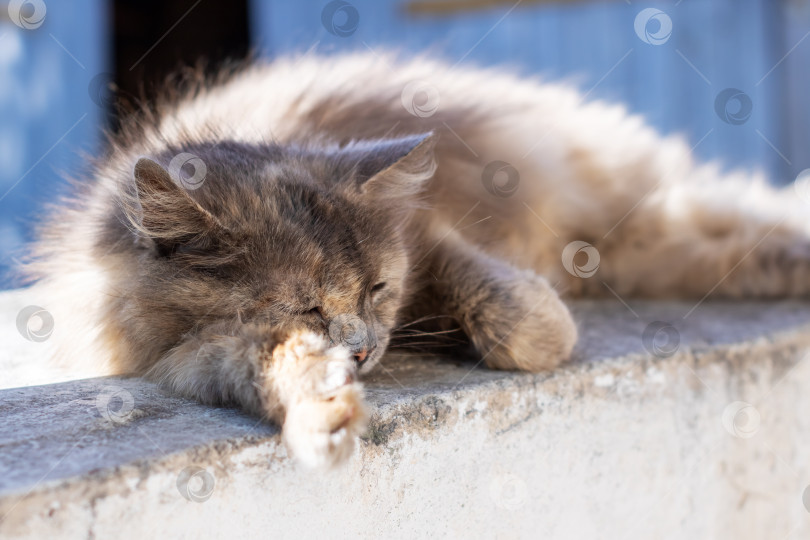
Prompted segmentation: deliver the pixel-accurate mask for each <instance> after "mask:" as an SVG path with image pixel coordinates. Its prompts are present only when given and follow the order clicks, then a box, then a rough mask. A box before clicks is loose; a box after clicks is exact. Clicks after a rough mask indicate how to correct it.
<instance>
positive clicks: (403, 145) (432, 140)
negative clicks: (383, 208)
mask: <svg viewBox="0 0 810 540" xmlns="http://www.w3.org/2000/svg"><path fill="white" fill-rule="evenodd" d="M436 139H437V135H436V134H434V133H433V132H430V133H421V134H418V135H408V136H406V137H400V138H396V139H383V140H378V141H360V142H356V143H353V144H351V145H349V146H348V147H346V148H344V149H343V150H342V151H343V152H348V153H350V159H353V160H354V161H355V163H354V180H355V182H356V183H357V184H358V185H359V187H360V191H361V193H363V194H365V195H368V196H370V197H375V198H381V199H396V200H400V201H401V200H402V199H403V198H407V197H408V196H410V195H415V194H417V193H419V192H420V191H422V189H423V188H424V185H425V183H426V182H427V181H428V180H429V179H430V178H431V177H432V176H433V173H434V171H435V170H436V162H435V159H434V155H433V149H434V146H435V145H436Z"/></svg>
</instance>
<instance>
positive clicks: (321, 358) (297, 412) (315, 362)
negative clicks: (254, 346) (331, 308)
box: [277, 333, 368, 467]
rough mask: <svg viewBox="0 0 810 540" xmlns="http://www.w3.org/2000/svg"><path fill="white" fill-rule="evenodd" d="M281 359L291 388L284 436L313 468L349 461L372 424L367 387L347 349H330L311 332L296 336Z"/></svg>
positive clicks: (295, 451) (292, 447)
mask: <svg viewBox="0 0 810 540" xmlns="http://www.w3.org/2000/svg"><path fill="white" fill-rule="evenodd" d="M277 354H279V355H280V357H279V358H278V359H279V360H281V361H282V362H285V363H287V366H286V368H285V370H284V371H286V372H287V375H293V374H294V376H293V378H288V379H287V380H288V382H289V384H290V386H291V387H290V388H289V389H288V390H287V392H286V394H287V395H288V396H289V398H288V402H287V404H286V408H287V413H286V417H285V419H284V427H283V437H284V440H285V442H286V444H287V446H288V448H289V449H290V450H291V452H292V453H293V455H294V456H295V457H296V458H297V459H298V460H300V461H301V462H302V463H304V464H305V465H308V466H310V467H331V466H333V465H336V464H338V463H340V462H342V461H344V460H345V459H347V458H348V457H349V456H350V455H351V453H352V451H353V450H354V445H355V443H356V440H357V438H358V437H359V436H360V435H361V434H362V433H363V431H364V430H365V428H366V423H367V418H368V417H367V413H366V408H365V405H364V403H363V389H362V386H361V385H360V383H358V382H357V380H356V374H355V365H354V361H353V360H352V358H351V356H350V354H349V352H348V351H347V350H346V349H345V348H343V347H329V346H328V343H327V342H326V340H325V339H323V338H321V337H319V336H317V335H315V334H311V333H302V334H296V335H294V336H293V337H291V338H290V339H289V340H288V341H287V342H286V343H285V344H284V345H282V346H281V350H279V351H277ZM293 386H294V387H293Z"/></svg>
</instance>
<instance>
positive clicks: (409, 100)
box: [28, 55, 810, 465]
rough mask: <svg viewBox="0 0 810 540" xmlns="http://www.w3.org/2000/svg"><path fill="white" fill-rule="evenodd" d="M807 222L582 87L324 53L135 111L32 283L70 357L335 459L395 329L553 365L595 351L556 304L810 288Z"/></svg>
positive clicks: (36, 265)
mask: <svg viewBox="0 0 810 540" xmlns="http://www.w3.org/2000/svg"><path fill="white" fill-rule="evenodd" d="M414 89H416V90H417V91H416V92H415V91H414ZM418 90H422V92H419V91H418ZM425 100H427V101H425ZM180 154H189V155H191V156H196V158H198V160H199V161H194V159H192V162H191V163H190V164H187V165H186V167H185V168H183V169H182V170H179V169H178V163H182V162H183V161H188V159H189V156H185V157H183V158H178V159H179V161H177V160H175V158H176V156H178V155H180ZM196 158H195V159H196ZM496 161H499V162H504V163H500V164H495V165H490V164H491V163H493V162H496ZM200 162H202V164H203V166H204V167H203V168H204V170H205V172H204V174H203V175H201V176H202V178H196V177H195V178H193V179H192V180H194V181H196V180H200V181H199V182H197V183H194V182H193V181H192V182H191V183H189V181H188V180H187V177H189V176H190V175H191V174H192V173H193V172H194V165H195V164H196V165H197V171H198V172H199V170H200V165H199V164H200ZM510 166H511V167H512V168H513V169H512V168H510ZM496 169H500V170H502V172H504V171H505V172H507V173H511V174H513V176H512V181H511V183H510V184H508V185H506V186H504V185H501V184H498V183H497V178H496V179H493V170H496ZM515 171H516V173H517V175H518V176H514V174H515ZM496 176H497V175H496ZM515 188H516V189H515ZM789 204H793V203H792V202H791V200H790V197H789V196H787V195H785V194H784V193H781V192H777V191H776V190H775V189H773V188H770V187H768V186H767V185H766V183H765V182H763V181H762V180H761V179H759V178H751V177H748V176H745V175H725V176H724V175H721V174H720V173H719V171H718V170H717V169H716V168H714V167H712V166H704V165H701V166H699V165H696V164H694V163H693V161H692V159H691V158H690V151H689V148H688V147H687V146H686V145H685V144H684V143H683V142H681V141H680V140H678V139H675V138H662V137H660V136H659V135H657V134H656V133H655V132H653V131H652V130H651V129H649V128H647V127H645V125H644V124H643V122H642V120H640V119H639V118H637V117H633V116H628V115H627V114H626V113H625V111H624V109H623V108H621V107H618V106H609V105H606V104H603V103H599V102H590V103H588V102H584V101H583V99H582V97H581V96H580V94H578V93H577V92H576V91H574V90H572V89H570V88H567V87H565V86H561V85H548V84H540V83H538V82H536V81H532V80H525V79H519V78H516V77H513V76H510V75H507V74H504V73H501V72H498V71H485V70H471V69H461V68H456V69H449V68H448V66H446V65H443V64H441V63H436V62H433V61H429V60H426V59H420V60H416V61H411V62H405V63H399V62H396V61H395V60H394V59H393V58H391V57H382V58H380V57H375V56H372V55H350V56H342V57H331V58H313V57H304V58H296V59H288V60H278V61H275V62H273V63H271V64H268V65H263V64H262V65H255V66H253V67H250V68H248V69H245V70H243V71H241V72H240V73H238V74H236V75H234V76H233V77H231V78H230V79H228V80H226V81H224V82H221V83H218V84H214V85H206V84H201V85H196V86H193V87H192V88H191V89H190V90H189V91H188V92H185V93H184V94H183V96H181V97H180V99H178V100H171V101H168V102H166V103H162V104H160V105H159V107H158V110H157V112H154V111H153V112H144V113H142V114H139V115H136V116H135V117H134V118H133V119H131V120H130V121H129V123H127V124H126V125H125V126H124V128H123V130H122V133H121V134H120V135H119V136H117V137H116V138H115V139H114V140H113V144H112V145H111V147H110V150H109V153H108V155H106V156H105V157H104V158H103V159H101V160H100V161H99V165H98V166H97V168H96V169H95V172H94V173H93V175H92V178H89V179H88V180H87V182H85V183H84V184H83V185H82V186H80V187H79V188H78V189H77V190H76V193H75V195H74V196H73V198H72V200H71V201H67V202H63V203H61V204H60V205H59V206H58V208H57V209H56V210H55V211H54V213H53V214H52V216H51V218H50V219H49V220H48V221H47V223H46V224H45V226H44V227H43V229H42V234H41V238H40V240H39V241H38V242H37V244H36V245H35V252H34V255H35V257H34V259H33V261H32V262H31V264H30V265H29V267H28V270H29V272H30V275H31V276H32V277H34V278H35V279H37V280H38V285H37V287H39V288H40V291H44V293H43V296H42V297H43V298H46V299H47V305H46V306H44V307H46V309H48V310H49V311H51V312H52V314H53V316H54V318H55V320H56V329H55V332H54V337H53V340H54V341H55V342H56V343H57V344H58V346H59V355H60V356H61V358H62V360H63V361H65V362H71V363H74V362H79V361H81V360H83V359H90V361H92V362H94V363H95V364H96V365H99V366H100V365H102V364H103V365H105V366H106V367H107V368H108V369H109V371H112V372H127V373H136V374H140V375H145V376H147V377H149V378H151V379H153V380H157V381H160V382H162V383H164V384H165V385H167V386H168V387H170V388H172V389H173V390H174V391H176V392H178V393H180V394H183V395H186V396H190V397H193V398H196V399H198V400H200V401H202V402H205V403H211V404H221V403H234V404H237V405H240V406H241V407H243V408H245V409H247V410H249V411H250V412H252V413H254V414H256V415H259V416H262V417H265V418H269V419H271V420H273V421H277V422H279V423H282V424H283V432H284V436H285V440H286V441H287V442H288V444H289V446H290V448H291V450H292V451H293V453H294V454H296V455H297V456H299V457H300V458H301V459H303V460H304V461H306V462H307V463H310V464H314V465H319V464H331V463H335V462H338V461H340V460H341V459H343V458H345V457H346V456H347V455H348V453H349V452H350V451H351V449H352V448H353V444H354V441H355V439H356V437H357V436H358V434H359V433H360V432H361V431H362V430H363V428H364V425H365V418H366V411H365V409H364V405H363V399H362V388H361V386H360V383H359V382H358V381H357V377H356V374H357V369H356V364H357V362H356V361H357V360H363V362H362V363H361V364H360V370H359V371H360V372H365V371H367V370H369V369H371V368H372V367H373V366H374V365H375V364H376V363H377V362H378V361H379V359H380V356H381V355H382V354H383V353H384V351H385V350H386V347H387V345H388V342H389V339H390V336H391V333H392V330H393V329H395V328H396V327H397V325H401V324H403V323H404V324H407V323H409V322H410V321H413V320H423V321H425V323H424V324H423V327H428V328H431V327H434V328H436V327H437V328H446V327H445V326H442V325H438V324H436V325H433V326H431V324H430V322H431V321H442V320H443V319H441V317H442V316H448V317H449V318H451V319H452V320H454V321H456V322H457V324H458V325H459V326H460V328H461V329H462V330H463V332H464V334H465V335H466V336H467V337H468V338H469V340H470V342H471V343H472V345H473V346H474V348H475V349H476V350H477V351H478V354H479V355H480V357H481V358H482V359H483V361H484V362H485V363H486V365H488V366H489V367H492V368H496V369H522V370H528V371H539V370H547V369H551V368H553V367H555V366H557V365H558V364H559V363H560V362H562V361H564V360H565V359H566V358H568V357H569V355H570V353H571V350H572V347H573V346H574V344H575V342H576V336H577V329H576V326H575V324H574V322H573V320H572V318H571V316H570V314H569V312H568V309H567V308H566V306H565V305H564V303H563V302H562V301H561V300H560V298H559V296H558V293H557V291H558V290H559V291H564V292H566V293H567V294H569V295H605V294H610V293H607V291H608V290H609V289H608V288H607V287H610V289H612V291H613V293H615V294H617V295H620V296H622V297H625V296H645V297H681V298H685V297H690V298H696V299H700V298H701V297H703V296H705V295H709V294H711V295H713V296H723V297H734V298H741V297H755V296H756V297H764V296H769V297H774V296H793V295H801V294H805V293H807V291H808V289H809V288H810V275H809V274H808V266H809V265H808V250H807V245H808V243H807V234H806V232H805V231H804V230H803V228H802V227H800V226H799V225H797V223H798V222H797V221H792V220H791V219H788V217H789V216H788V214H789V211H788V210H789V209H788V206H789ZM573 241H583V242H588V243H589V244H591V245H593V246H594V247H595V248H596V249H597V250H598V253H599V256H600V262H599V266H598V272H597V273H596V274H595V275H593V276H591V277H578V276H577V275H576V274H577V273H579V274H580V276H582V275H583V274H582V273H580V272H576V271H575V272H571V271H567V270H566V266H565V264H564V261H563V259H564V258H565V257H569V258H573V257H574V255H573V254H571V253H570V252H569V253H568V254H567V255H566V254H564V250H565V248H566V246H567V245H569V243H571V242H573ZM575 251H576V249H575ZM580 255H582V254H580ZM591 262H593V261H591ZM582 263H583V262H582V261H580V260H576V261H573V262H572V261H569V263H568V268H569V270H570V269H571V268H572V265H573V267H576V266H577V265H580V266H581V265H582ZM588 273H590V272H588ZM555 289H556V290H555ZM436 316H439V318H433V317H436ZM347 323H348V327H349V328H350V329H353V332H349V333H348V334H350V335H348V336H347V334H346V332H344V331H343V327H344V326H345V325H346V324H347ZM341 343H342V344H341ZM365 356H367V357H365ZM364 357H365V358H364Z"/></svg>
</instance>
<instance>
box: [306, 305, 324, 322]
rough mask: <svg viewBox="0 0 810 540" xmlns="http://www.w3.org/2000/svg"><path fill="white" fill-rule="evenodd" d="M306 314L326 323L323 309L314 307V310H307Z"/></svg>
mask: <svg viewBox="0 0 810 540" xmlns="http://www.w3.org/2000/svg"><path fill="white" fill-rule="evenodd" d="M307 314H309V315H313V316H315V317H318V318H319V319H320V320H321V321H326V317H325V316H324V314H323V308H322V307H321V306H315V307H314V308H312V309H310V310H308V311H307Z"/></svg>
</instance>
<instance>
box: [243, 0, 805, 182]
mask: <svg viewBox="0 0 810 540" xmlns="http://www.w3.org/2000/svg"><path fill="white" fill-rule="evenodd" d="M327 4H328V2H326V1H324V0H298V1H296V2H265V1H261V0H254V2H253V8H254V17H253V21H252V22H253V32H254V38H255V41H256V43H257V44H258V45H259V46H260V47H261V49H262V50H263V51H264V52H265V53H267V54H269V55H277V54H281V53H284V52H286V51H290V50H293V51H306V50H308V49H309V48H310V47H312V46H315V50H317V51H322V52H330V51H341V50H368V49H372V50H382V49H386V48H395V49H402V50H405V51H425V50H429V51H432V52H434V53H435V54H438V55H441V56H443V57H445V58H446V59H447V60H448V61H449V62H451V63H455V62H458V61H461V63H463V64H479V65H493V64H499V65H503V64H506V65H509V66H513V67H515V68H517V69H519V70H520V71H522V72H524V73H539V74H541V75H542V76H544V77H545V78H547V79H566V80H569V81H572V82H574V83H575V84H576V85H577V86H578V87H580V88H581V89H582V90H583V92H589V97H592V98H602V99H608V100H612V101H620V102H623V103H625V104H627V106H628V107H629V108H630V110H632V111H633V112H636V113H640V114H643V115H644V116H645V117H646V118H647V119H648V121H649V122H650V123H651V124H653V125H654V126H656V127H657V128H659V129H660V130H661V131H662V132H665V133H675V132H678V133H683V134H684V135H686V137H687V138H688V139H689V140H690V141H691V142H692V144H696V143H698V142H700V144H699V145H698V146H697V148H696V149H695V154H696V155H697V156H698V157H700V158H703V159H713V158H718V159H720V160H722V161H723V162H724V163H725V164H726V165H727V166H728V167H737V166H741V167H749V168H754V167H759V168H761V169H763V170H765V171H767V172H768V174H769V175H770V178H771V179H772V180H773V181H774V182H775V183H780V184H781V183H787V182H789V181H792V180H793V179H794V178H795V176H796V174H797V173H798V172H799V171H801V170H802V169H804V168H805V167H808V166H810V159H809V158H808V156H807V153H806V152H804V151H803V148H805V147H806V146H807V143H808V142H809V141H808V130H807V128H806V126H807V120H808V119H810V118H808V115H809V114H810V107H808V100H807V98H805V96H806V95H807V93H808V90H810V84H809V83H808V76H807V75H806V72H807V68H808V67H810V64H808V59H809V58H810V39H807V40H806V42H805V41H803V42H801V43H800V44H799V46H798V47H796V49H795V50H794V51H793V52H792V53H791V54H790V55H788V57H787V58H786V59H785V60H784V61H782V62H781V63H779V61H780V59H781V58H782V57H783V56H784V55H785V53H787V52H788V51H789V50H790V49H791V48H793V47H794V46H795V45H796V43H798V42H799V41H800V40H801V39H802V37H803V36H804V35H805V33H806V32H807V31H808V30H810V9H809V8H808V5H807V4H808V3H807V2H787V1H785V2H782V1H779V0H682V1H675V0H672V1H669V2H638V1H637V0H633V2H625V1H622V0H612V1H603V2H566V3H558V4H547V3H537V2H534V3H532V2H529V1H524V2H523V3H522V4H521V5H518V6H517V7H515V8H514V9H511V7H510V6H509V5H505V6H503V7H499V8H495V9H489V10H484V11H471V12H470V11H468V12H462V13H454V14H451V15H444V16H440V15H421V16H413V15H410V14H409V13H408V12H407V11H406V9H405V6H406V5H407V4H408V2H406V1H400V2H393V1H388V2H381V1H378V0H352V1H351V3H350V4H349V6H344V7H343V8H342V9H338V10H337V11H336V14H335V21H336V24H337V26H338V27H340V26H341V25H344V24H345V23H346V22H347V16H348V14H350V13H351V10H354V11H355V12H356V15H357V19H358V24H357V28H356V30H355V31H354V32H353V33H351V34H350V35H347V36H340V35H334V34H333V33H330V32H329V31H328V29H327V28H326V27H325V26H324V24H323V21H322V20H321V19H322V14H323V9H324V6H325V5H327ZM800 4H803V5H804V6H803V7H802V6H800ZM791 6H792V7H791ZM651 7H652V8H656V9H658V10H659V11H662V12H663V18H664V19H665V20H669V21H670V22H671V32H668V31H667V30H666V28H663V29H662V28H661V26H660V24H661V18H660V17H653V18H652V19H649V20H648V22H647V25H643V24H642V25H641V30H640V35H639V33H637V32H636V28H635V24H634V23H635V22H636V18H637V16H638V15H639V13H640V12H641V11H642V10H644V9H646V8H651ZM643 19H644V18H643V17H642V19H641V21H642V22H643ZM645 30H646V33H645ZM338 33H341V32H338ZM342 33H343V34H346V33H348V31H347V32H342ZM648 35H651V38H648ZM640 36H641V37H640ZM656 36H660V37H659V39H658V40H656V39H655V37H656ZM642 37H644V38H647V42H645V41H644V40H643V39H642ZM657 41H662V43H660V44H656V43H657ZM650 42H652V43H650ZM777 63H779V65H778V66H777ZM774 67H775V69H774ZM771 70H773V71H771ZM769 71H770V73H768V72H769ZM766 74H767V76H766ZM727 88H736V89H739V90H741V91H742V93H743V94H744V95H742V96H740V97H739V99H731V100H730V101H729V102H728V104H727V105H728V108H727V109H726V108H724V107H721V111H723V110H728V112H729V113H731V114H732V115H733V114H734V113H737V112H738V108H739V107H740V105H741V103H740V101H739V100H747V99H750V105H751V111H750V116H748V117H747V119H745V121H744V122H742V123H737V124H732V123H727V122H725V121H723V120H721V118H720V116H719V115H718V113H717V112H716V106H715V101H716V99H717V96H718V95H720V94H721V92H722V91H723V90H725V89H727ZM746 96H747V98H746ZM741 112H743V113H745V111H741ZM745 116H747V115H745ZM740 120H743V118H741V119H740ZM771 145H773V147H775V148H776V149H774V148H773V147H772V146H771ZM780 153H781V154H782V156H780Z"/></svg>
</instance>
